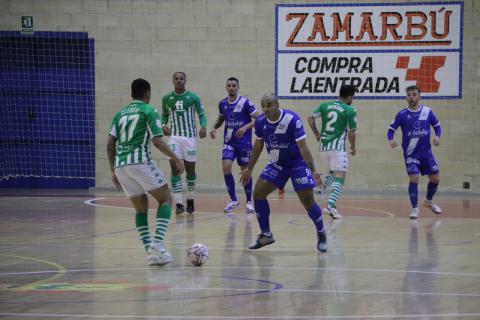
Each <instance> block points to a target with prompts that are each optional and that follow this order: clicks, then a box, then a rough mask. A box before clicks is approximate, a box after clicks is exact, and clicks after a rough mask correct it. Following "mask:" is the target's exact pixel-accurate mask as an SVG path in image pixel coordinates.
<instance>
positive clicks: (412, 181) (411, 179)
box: [410, 175, 418, 184]
mask: <svg viewBox="0 0 480 320" xmlns="http://www.w3.org/2000/svg"><path fill="white" fill-rule="evenodd" d="M410 182H411V183H416V184H418V176H417V175H415V176H410Z"/></svg>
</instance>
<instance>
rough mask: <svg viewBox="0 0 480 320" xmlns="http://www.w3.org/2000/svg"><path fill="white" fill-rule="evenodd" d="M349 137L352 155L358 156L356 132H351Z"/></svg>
mask: <svg viewBox="0 0 480 320" xmlns="http://www.w3.org/2000/svg"><path fill="white" fill-rule="evenodd" d="M347 136H348V142H350V154H351V155H352V156H354V155H356V154H357V149H356V147H355V143H356V139H357V135H356V133H355V130H349V131H348V135H347Z"/></svg>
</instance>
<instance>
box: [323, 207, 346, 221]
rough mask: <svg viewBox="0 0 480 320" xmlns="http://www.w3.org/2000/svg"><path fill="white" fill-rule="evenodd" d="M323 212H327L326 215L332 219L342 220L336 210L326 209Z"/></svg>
mask: <svg viewBox="0 0 480 320" xmlns="http://www.w3.org/2000/svg"><path fill="white" fill-rule="evenodd" d="M325 211H327V213H328V215H329V216H330V217H332V219H342V215H341V214H340V213H338V211H337V208H332V207H326V208H325Z"/></svg>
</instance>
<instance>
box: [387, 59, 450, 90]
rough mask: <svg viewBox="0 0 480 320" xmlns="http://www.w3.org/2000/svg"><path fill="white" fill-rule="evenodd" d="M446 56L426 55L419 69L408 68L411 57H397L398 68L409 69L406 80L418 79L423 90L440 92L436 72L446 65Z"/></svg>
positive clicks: (418, 85) (418, 84)
mask: <svg viewBox="0 0 480 320" xmlns="http://www.w3.org/2000/svg"><path fill="white" fill-rule="evenodd" d="M446 58H447V57H446V56H424V57H422V61H421V62H420V67H419V68H418V69H408V64H409V62H410V57H408V56H400V57H398V58H397V66H396V68H397V69H407V74H406V76H405V80H408V81H414V80H415V81H417V83H416V85H417V87H419V88H420V90H422V92H438V90H439V89H440V82H438V81H437V80H436V79H435V73H436V72H437V70H438V69H440V68H441V67H443V66H444V65H445V60H446Z"/></svg>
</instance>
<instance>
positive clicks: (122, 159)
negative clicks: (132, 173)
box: [109, 101, 163, 168]
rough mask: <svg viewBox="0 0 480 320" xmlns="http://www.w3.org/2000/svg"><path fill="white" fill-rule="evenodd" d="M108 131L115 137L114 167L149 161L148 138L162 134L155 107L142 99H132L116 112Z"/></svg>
mask: <svg viewBox="0 0 480 320" xmlns="http://www.w3.org/2000/svg"><path fill="white" fill-rule="evenodd" d="M109 133H110V135H112V136H114V137H115V138H117V154H116V157H115V168H117V167H121V166H126V165H131V164H138V163H146V162H148V161H150V140H151V139H152V138H153V137H155V136H162V135H163V131H162V124H161V121H160V116H159V114H158V111H157V109H155V107H153V106H152V105H150V104H147V103H145V102H143V101H132V102H131V103H130V104H129V105H127V106H126V107H123V108H122V109H121V110H120V111H119V112H117V114H115V116H114V117H113V120H112V126H111V127H110V132H109Z"/></svg>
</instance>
